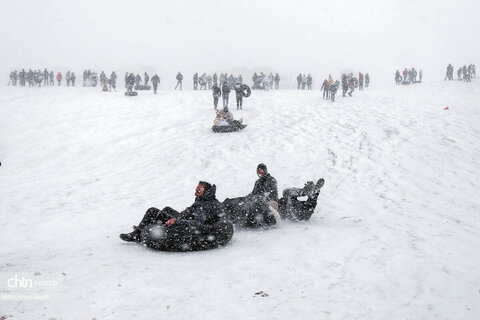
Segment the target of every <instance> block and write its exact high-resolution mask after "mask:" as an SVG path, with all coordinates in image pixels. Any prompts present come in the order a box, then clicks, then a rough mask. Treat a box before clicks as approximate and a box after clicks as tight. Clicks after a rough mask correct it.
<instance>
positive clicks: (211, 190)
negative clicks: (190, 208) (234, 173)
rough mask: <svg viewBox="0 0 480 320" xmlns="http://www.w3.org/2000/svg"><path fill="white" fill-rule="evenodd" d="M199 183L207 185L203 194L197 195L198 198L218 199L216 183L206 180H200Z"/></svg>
mask: <svg viewBox="0 0 480 320" xmlns="http://www.w3.org/2000/svg"><path fill="white" fill-rule="evenodd" d="M199 184H201V185H203V186H204V187H205V191H204V193H203V194H202V195H201V196H198V197H196V199H198V200H214V199H216V195H215V193H216V191H217V187H216V186H215V185H212V184H210V183H208V182H206V181H200V182H199Z"/></svg>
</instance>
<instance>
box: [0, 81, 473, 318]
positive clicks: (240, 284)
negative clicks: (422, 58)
mask: <svg viewBox="0 0 480 320" xmlns="http://www.w3.org/2000/svg"><path fill="white" fill-rule="evenodd" d="M374 81H375V80H374ZM123 92H124V90H123V88H122V89H120V88H119V90H118V91H117V92H116V93H114V92H112V93H105V92H101V89H100V88H84V87H57V86H55V87H42V88H21V87H0V97H1V98H0V161H1V163H2V166H1V167H0V189H1V190H2V193H1V194H0V215H1V217H2V219H1V220H0V226H1V227H2V233H1V235H0V239H1V242H2V246H1V247H0V274H1V276H2V278H0V281H3V280H2V279H3V278H5V277H7V276H12V275H14V274H25V275H30V276H32V275H33V274H34V273H39V274H41V275H42V276H45V277H47V278H48V277H50V278H52V279H58V280H59V283H60V285H59V287H58V288H56V290H55V291H54V290H53V289H51V288H46V289H43V290H41V291H40V293H42V294H48V295H50V298H49V299H46V300H32V301H27V300H8V299H1V300H0V306H1V307H0V316H2V315H4V314H8V315H12V316H13V318H12V319H16V318H18V319H24V318H25V319H38V318H46V319H49V318H55V319H57V320H58V319H92V318H94V317H95V318H96V319H118V318H119V317H125V318H128V319H135V318H138V319H153V318H155V319H163V318H175V319H218V318H228V319H304V318H312V317H314V318H322V319H434V318H435V319H436V318H439V319H476V318H479V317H480V304H479V303H478V301H480V252H479V250H478V248H479V247H480V224H479V221H480V219H479V218H480V200H479V197H478V194H479V185H478V181H479V177H480V161H479V159H480V142H479V141H480V129H479V126H478V122H479V120H480V109H479V107H478V106H479V105H480V95H479V94H480V81H479V79H478V78H475V79H473V80H472V82H471V83H464V82H460V81H449V82H445V81H427V82H425V83H422V84H415V85H410V86H385V87H382V88H376V87H375V86H372V87H370V88H367V89H365V90H364V91H363V92H359V91H355V92H354V94H353V97H351V98H350V97H345V98H343V97H341V94H337V99H336V100H337V101H336V102H334V103H332V102H330V101H327V100H322V96H321V92H320V91H319V90H313V91H297V90H278V91H269V92H263V91H254V92H253V93H252V96H251V97H249V98H247V99H244V107H243V110H239V111H237V110H235V107H234V97H233V95H231V97H230V110H231V111H232V112H233V114H234V116H235V118H243V120H244V123H246V124H248V127H247V128H246V129H244V130H243V131H241V132H235V133H226V134H218V133H213V132H212V131H211V126H212V124H213V119H214V110H213V102H212V95H211V92H210V91H189V90H184V91H173V90H162V91H159V94H157V95H154V94H153V92H152V91H148V92H140V93H139V95H138V96H137V97H126V96H124V94H123ZM447 107H448V108H447ZM261 162H263V163H265V164H266V165H267V166H268V169H269V172H270V173H271V174H272V175H273V176H274V177H275V178H276V179H277V182H278V189H279V192H282V190H283V189H284V188H287V187H291V186H296V187H301V186H303V184H304V183H305V182H306V181H308V180H313V181H316V180H317V179H318V178H321V177H323V178H325V186H324V187H323V189H322V192H321V193H320V196H319V202H318V206H317V208H316V210H315V213H314V214H313V216H312V219H311V220H310V221H308V222H304V223H289V222H285V223H283V224H282V225H280V226H279V227H278V228H275V229H272V230H266V231H258V230H238V229H237V230H236V231H235V234H234V236H233V239H232V241H231V242H230V243H229V244H228V245H226V246H225V247H222V248H219V249H215V250H210V251H204V252H191V253H166V252H158V251H153V250H149V249H146V248H143V247H142V246H140V245H135V244H131V243H125V242H122V241H121V240H120V239H119V238H118V235H119V233H122V232H129V231H130V230H131V226H132V225H135V224H137V223H138V221H139V220H140V219H141V217H142V216H143V214H144V212H145V211H146V210H147V209H148V208H149V207H152V206H155V207H160V208H162V207H164V206H171V207H173V208H175V209H178V210H181V209H183V208H185V207H186V206H188V205H190V204H191V203H192V202H193V200H194V195H193V193H194V189H195V186H196V184H197V182H198V181H199V180H206V181H208V182H210V183H214V184H216V186H217V198H218V199H219V200H220V201H223V200H224V199H225V198H227V197H229V198H231V197H236V196H242V195H245V194H246V193H248V192H250V191H251V190H252V188H253V184H254V182H255V180H256V173H255V169H256V166H257V164H258V163H261ZM0 285H3V283H0ZM0 288H1V289H2V290H4V289H5V288H4V287H0ZM261 291H263V292H264V293H266V294H267V295H266V296H263V297H262V296H261V295H256V293H258V292H261ZM18 293H19V292H18V291H16V290H13V289H11V290H10V292H9V294H18ZM20 293H21V292H20Z"/></svg>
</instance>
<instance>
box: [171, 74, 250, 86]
mask: <svg viewBox="0 0 480 320" xmlns="http://www.w3.org/2000/svg"><path fill="white" fill-rule="evenodd" d="M179 74H181V73H180V72H179ZM182 77H183V76H182ZM177 81H178V79H177ZM224 83H227V85H228V86H229V87H230V89H233V88H234V87H235V85H237V84H243V78H242V75H238V76H237V77H234V76H233V74H230V75H229V76H228V75H227V73H226V72H225V73H220V77H218V76H217V73H214V74H213V76H212V75H210V74H208V75H207V74H206V73H205V72H204V73H203V74H202V75H201V76H199V75H198V72H196V73H195V74H194V75H193V90H207V89H208V90H212V87H213V85H214V84H217V85H219V86H220V87H221V86H223V84H224ZM199 85H200V88H199Z"/></svg>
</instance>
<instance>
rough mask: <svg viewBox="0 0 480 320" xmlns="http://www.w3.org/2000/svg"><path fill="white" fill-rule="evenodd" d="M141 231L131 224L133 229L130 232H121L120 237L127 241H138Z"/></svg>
mask: <svg viewBox="0 0 480 320" xmlns="http://www.w3.org/2000/svg"><path fill="white" fill-rule="evenodd" d="M141 232H142V231H141V230H140V229H138V228H137V227H136V226H133V231H132V232H130V233H121V234H120V239H122V240H123V241H127V242H140V233H141Z"/></svg>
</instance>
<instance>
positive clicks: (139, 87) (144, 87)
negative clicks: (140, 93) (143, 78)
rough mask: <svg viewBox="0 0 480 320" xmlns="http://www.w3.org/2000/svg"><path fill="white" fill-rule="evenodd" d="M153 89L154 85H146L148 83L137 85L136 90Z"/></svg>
mask: <svg viewBox="0 0 480 320" xmlns="http://www.w3.org/2000/svg"><path fill="white" fill-rule="evenodd" d="M150 89H152V87H150V86H148V85H147V86H146V85H143V84H139V85H138V86H135V90H150Z"/></svg>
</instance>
